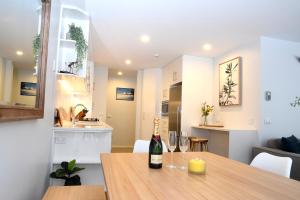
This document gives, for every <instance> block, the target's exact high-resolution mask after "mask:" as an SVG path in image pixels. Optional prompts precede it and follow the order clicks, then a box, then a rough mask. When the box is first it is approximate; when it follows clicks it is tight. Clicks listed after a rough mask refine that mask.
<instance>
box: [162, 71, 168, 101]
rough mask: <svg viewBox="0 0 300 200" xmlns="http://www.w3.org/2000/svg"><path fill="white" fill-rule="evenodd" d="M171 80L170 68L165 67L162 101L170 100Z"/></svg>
mask: <svg viewBox="0 0 300 200" xmlns="http://www.w3.org/2000/svg"><path fill="white" fill-rule="evenodd" d="M169 80H170V79H169V68H168V67H164V68H162V95H161V99H162V101H168V100H169V88H170V82H169Z"/></svg>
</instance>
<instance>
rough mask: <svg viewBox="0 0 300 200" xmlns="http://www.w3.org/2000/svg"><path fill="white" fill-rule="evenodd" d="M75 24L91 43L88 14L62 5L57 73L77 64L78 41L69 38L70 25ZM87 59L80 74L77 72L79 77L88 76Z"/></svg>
mask: <svg viewBox="0 0 300 200" xmlns="http://www.w3.org/2000/svg"><path fill="white" fill-rule="evenodd" d="M71 24H75V26H79V27H81V28H82V31H83V35H84V38H85V40H86V42H87V44H88V41H89V25H90V19H89V15H88V13H87V12H85V11H84V10H82V9H80V8H77V7H74V6H69V5H62V6H61V11H60V22H59V31H58V38H60V39H59V40H58V45H57V48H58V50H57V62H56V63H57V66H56V69H57V73H59V71H68V64H69V63H70V62H75V61H76V60H77V59H76V58H77V53H76V48H75V44H76V41H74V40H70V39H68V38H67V33H68V32H69V25H71ZM87 67H88V64H87V58H86V59H85V60H83V66H82V68H81V69H79V70H78V72H75V73H76V75H78V76H79V77H82V78H85V77H86V74H87V71H88V70H87Z"/></svg>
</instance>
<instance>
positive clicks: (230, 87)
mask: <svg viewBox="0 0 300 200" xmlns="http://www.w3.org/2000/svg"><path fill="white" fill-rule="evenodd" d="M240 63H241V57H237V58H234V59H232V60H229V61H226V62H224V63H221V64H219V105H220V106H230V105H240V104H241V99H240V98H241V97H240V93H241V91H240V87H241V86H240V84H241V82H240V71H241V69H240Z"/></svg>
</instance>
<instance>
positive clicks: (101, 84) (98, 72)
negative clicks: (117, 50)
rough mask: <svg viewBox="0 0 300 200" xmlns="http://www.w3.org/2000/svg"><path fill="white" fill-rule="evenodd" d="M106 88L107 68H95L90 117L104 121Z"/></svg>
mask: <svg viewBox="0 0 300 200" xmlns="http://www.w3.org/2000/svg"><path fill="white" fill-rule="evenodd" d="M107 87H108V69H107V67H100V66H95V68H94V87H93V88H94V91H93V105H92V116H93V117H97V118H99V119H100V118H101V120H102V121H106V117H105V116H106V99H107Z"/></svg>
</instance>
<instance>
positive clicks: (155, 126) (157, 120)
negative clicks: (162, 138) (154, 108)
mask: <svg viewBox="0 0 300 200" xmlns="http://www.w3.org/2000/svg"><path fill="white" fill-rule="evenodd" d="M153 135H154V136H159V119H158V118H155V119H154V129H153Z"/></svg>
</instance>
